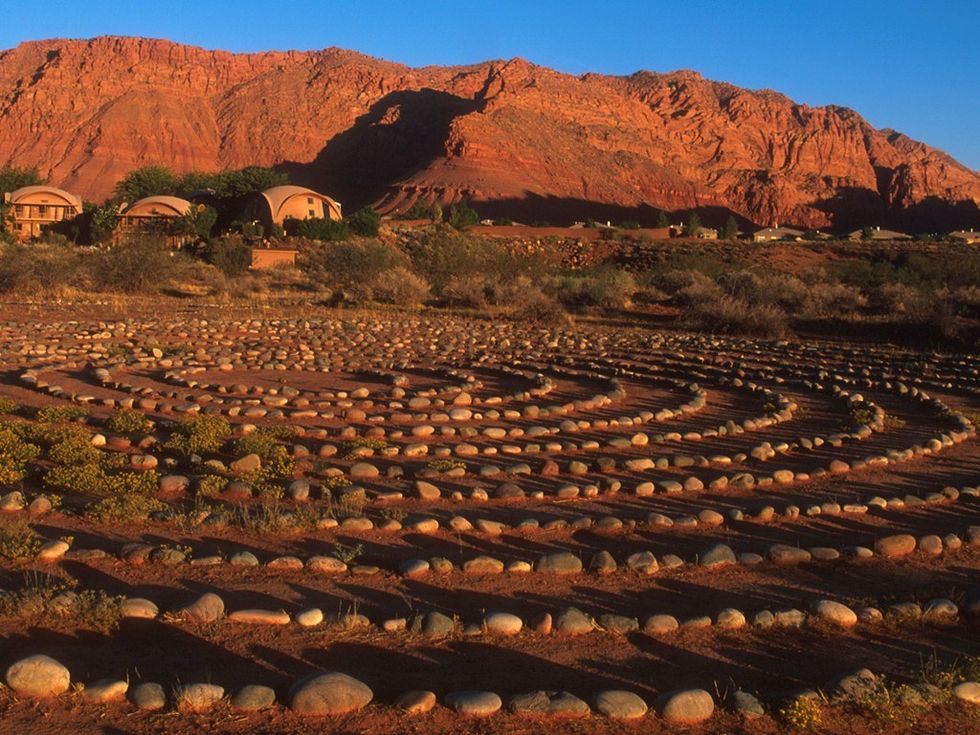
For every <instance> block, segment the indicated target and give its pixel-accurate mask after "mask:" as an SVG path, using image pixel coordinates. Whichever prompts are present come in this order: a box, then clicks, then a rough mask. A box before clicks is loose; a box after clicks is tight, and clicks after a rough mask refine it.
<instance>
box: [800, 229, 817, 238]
mask: <svg viewBox="0 0 980 735" xmlns="http://www.w3.org/2000/svg"><path fill="white" fill-rule="evenodd" d="M819 237H820V233H819V232H817V231H816V230H806V231H805V232H804V233H803V239H804V240H816V239H818V238H819Z"/></svg>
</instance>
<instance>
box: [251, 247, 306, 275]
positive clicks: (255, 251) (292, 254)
mask: <svg viewBox="0 0 980 735" xmlns="http://www.w3.org/2000/svg"><path fill="white" fill-rule="evenodd" d="M283 265H296V251H295V250H280V249H277V248H252V266H251V267H252V268H253V269H255V270H260V269H262V268H275V267H277V266H283Z"/></svg>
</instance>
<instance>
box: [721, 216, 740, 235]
mask: <svg viewBox="0 0 980 735" xmlns="http://www.w3.org/2000/svg"><path fill="white" fill-rule="evenodd" d="M736 237H738V222H736V221H735V218H734V217H733V216H732V215H728V219H727V220H725V226H724V227H722V228H721V239H722V240H734V239H735V238H736Z"/></svg>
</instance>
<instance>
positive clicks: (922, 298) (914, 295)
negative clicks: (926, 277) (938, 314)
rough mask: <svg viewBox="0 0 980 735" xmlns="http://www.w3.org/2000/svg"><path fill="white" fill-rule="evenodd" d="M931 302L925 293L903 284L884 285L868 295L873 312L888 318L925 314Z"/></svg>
mask: <svg viewBox="0 0 980 735" xmlns="http://www.w3.org/2000/svg"><path fill="white" fill-rule="evenodd" d="M929 301H930V299H929V298H928V297H927V296H926V295H925V294H924V293H922V292H921V291H919V290H918V289H915V288H912V287H911V286H907V285H905V284H903V283H884V284H882V285H880V286H878V287H877V288H874V289H872V290H871V291H870V293H869V294H868V306H869V308H870V309H871V311H872V312H873V313H875V314H883V315H886V316H897V315H900V314H901V315H909V316H914V315H919V314H923V313H925V312H926V311H927V309H928V306H929Z"/></svg>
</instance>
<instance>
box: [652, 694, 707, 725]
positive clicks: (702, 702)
mask: <svg viewBox="0 0 980 735" xmlns="http://www.w3.org/2000/svg"><path fill="white" fill-rule="evenodd" d="M656 709H657V714H659V715H660V716H661V717H662V718H663V719H664V720H665V721H666V722H669V723H671V724H677V725H696V724H698V723H700V722H704V721H705V720H707V719H709V718H710V717H711V715H713V714H714V712H715V701H714V700H713V699H712V698H711V695H710V694H709V693H708V692H706V691H705V690H704V689H680V690H678V691H674V692H667V693H665V694H661V695H660V696H659V697H658V698H657V702H656Z"/></svg>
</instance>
